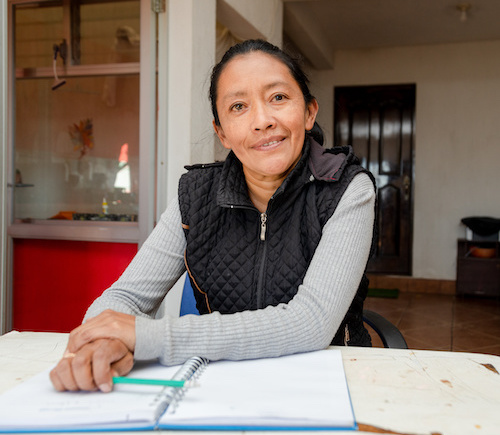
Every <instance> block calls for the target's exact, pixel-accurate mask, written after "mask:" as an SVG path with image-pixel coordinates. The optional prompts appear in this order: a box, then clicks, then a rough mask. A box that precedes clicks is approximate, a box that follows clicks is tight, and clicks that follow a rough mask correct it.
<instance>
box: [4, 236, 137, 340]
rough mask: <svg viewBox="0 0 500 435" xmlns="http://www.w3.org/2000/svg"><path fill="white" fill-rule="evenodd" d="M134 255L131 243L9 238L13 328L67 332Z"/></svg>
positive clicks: (134, 246)
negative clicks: (12, 244) (12, 255)
mask: <svg viewBox="0 0 500 435" xmlns="http://www.w3.org/2000/svg"><path fill="white" fill-rule="evenodd" d="M136 253H137V244H135V243H107V242H79V241H64V240H33V239H14V258H13V259H14V265H13V266H14V274H13V328H14V329H16V330H19V331H26V330H29V331H54V332H69V331H70V330H71V329H73V328H75V327H76V326H78V325H79V324H80V323H81V320H82V318H83V316H84V314H85V311H86V309H87V307H88V306H89V305H90V304H91V302H92V301H93V300H94V299H95V298H96V297H97V296H99V295H100V294H101V293H102V292H103V290H105V289H106V288H107V287H109V285H110V284H112V283H113V282H114V281H115V280H116V279H117V278H118V277H119V276H120V275H121V273H122V272H123V270H124V269H125V268H126V267H127V265H128V264H129V263H130V261H131V260H132V258H133V257H134V255H135V254H136Z"/></svg>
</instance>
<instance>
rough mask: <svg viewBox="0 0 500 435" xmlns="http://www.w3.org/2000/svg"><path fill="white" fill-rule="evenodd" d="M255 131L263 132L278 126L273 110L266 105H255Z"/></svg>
mask: <svg viewBox="0 0 500 435" xmlns="http://www.w3.org/2000/svg"><path fill="white" fill-rule="evenodd" d="M253 111H254V116H253V129H254V130H255V131H263V130H267V129H269V128H273V127H274V126H275V125H276V121H275V119H274V116H273V115H272V113H271V109H270V108H269V107H267V105H266V104H265V103H258V104H255V105H254V107H253Z"/></svg>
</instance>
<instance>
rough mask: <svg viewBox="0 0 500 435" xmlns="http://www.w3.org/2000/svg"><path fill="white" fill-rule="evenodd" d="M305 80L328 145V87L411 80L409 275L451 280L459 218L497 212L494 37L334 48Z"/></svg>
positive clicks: (499, 89) (498, 64)
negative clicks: (328, 63)
mask: <svg viewBox="0 0 500 435" xmlns="http://www.w3.org/2000/svg"><path fill="white" fill-rule="evenodd" d="M310 78H311V82H312V84H313V86H312V88H313V91H314V93H315V94H316V96H317V97H318V99H319V102H320V117H319V122H320V123H321V124H322V126H323V127H324V129H325V131H326V134H327V137H328V143H329V144H331V143H332V137H333V135H332V131H333V87H334V86H345V85H376V84H401V83H415V84H416V86H417V96H416V129H415V132H416V144H415V197H414V233H413V239H414V242H413V276H414V277H419V278H432V279H455V277H456V269H455V268H456V241H457V238H461V237H464V234H465V227H464V226H463V225H461V224H460V219H461V218H463V217H465V216H471V215H475V216H479V215H481V216H492V217H497V218H500V170H499V169H498V165H499V162H500V129H499V124H500V41H490V42H482V43H470V44H449V45H439V46H419V47H406V48H388V49H376V50H375V49H374V50H352V51H340V52H337V53H336V56H335V70H332V71H321V72H319V71H311V73H310Z"/></svg>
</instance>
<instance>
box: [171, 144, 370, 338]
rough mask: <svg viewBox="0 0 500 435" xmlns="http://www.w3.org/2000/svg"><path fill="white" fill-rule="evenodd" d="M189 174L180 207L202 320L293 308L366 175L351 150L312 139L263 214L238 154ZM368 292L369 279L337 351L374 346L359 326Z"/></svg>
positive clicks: (183, 179)
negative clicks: (325, 235)
mask: <svg viewBox="0 0 500 435" xmlns="http://www.w3.org/2000/svg"><path fill="white" fill-rule="evenodd" d="M186 169H188V172H187V173H186V174H184V175H183V176H182V177H181V179H180V182H179V204H180V210H181V215H182V223H183V228H184V231H185V235H186V240H187V248H186V252H185V262H186V267H187V270H188V273H189V277H190V280H191V284H192V287H193V290H194V295H195V298H196V305H197V308H198V310H199V312H200V314H206V313H210V312H213V311H219V312H220V313H222V314H229V313H234V312H238V311H243V310H257V309H260V308H264V307H266V306H268V305H272V306H276V305H278V304H280V303H287V302H289V301H290V300H291V299H292V298H293V297H294V295H295V294H296V293H297V290H298V287H299V285H300V284H301V283H302V281H303V278H304V275H305V273H306V271H307V268H308V266H309V263H310V262H311V259H312V256H313V254H314V251H315V250H316V247H317V246H318V243H319V241H320V238H321V233H322V228H323V226H324V225H325V223H326V222H327V221H328V219H329V218H330V217H331V216H332V214H333V212H334V211H335V209H336V207H337V205H338V203H339V201H340V198H341V197H342V194H343V193H344V191H345V189H346V188H347V186H348V185H349V183H350V182H351V180H352V178H353V177H354V176H355V175H356V174H358V173H360V172H366V173H368V172H367V171H366V170H365V169H363V168H362V167H361V166H359V161H358V159H357V158H356V157H355V156H354V154H353V152H352V149H351V148H350V147H335V148H332V149H325V148H323V147H322V146H321V145H318V144H317V143H316V142H314V141H313V140H310V139H307V140H306V143H305V146H304V152H303V155H302V158H301V160H300V161H299V163H298V164H297V165H296V167H295V168H294V169H293V171H292V172H291V173H290V174H289V176H288V177H287V178H286V179H285V181H284V182H283V183H282V185H281V186H280V187H279V188H278V190H277V191H276V192H275V194H274V195H273V197H272V198H271V200H270V201H269V203H268V208H267V211H266V213H262V214H261V213H260V212H259V211H258V210H257V209H256V208H255V206H254V205H253V204H252V203H251V201H250V198H249V196H248V193H247V186H246V182H245V178H244V175H243V171H242V167H241V163H240V162H239V160H238V159H237V158H236V156H235V155H234V154H233V153H230V154H229V156H228V157H227V159H226V160H225V162H223V163H222V162H221V163H213V164H208V165H194V166H189V167H187V168H186ZM368 174H369V175H370V177H371V178H372V180H373V177H372V176H371V174H370V173H368ZM367 224H368V225H373V222H369V223H367ZM367 290H368V280H367V279H366V277H365V276H364V277H363V280H362V282H361V283H360V287H359V289H358V292H357V294H356V296H355V298H354V300H353V302H352V304H351V307H350V308H349V311H348V313H347V315H346V317H345V319H344V321H343V322H342V325H341V327H340V328H339V330H338V332H337V334H336V336H335V337H334V339H333V342H332V343H333V344H344V343H345V341H346V340H345V338H346V335H348V336H349V338H348V340H349V343H348V344H350V345H365V346H366V345H368V346H369V345H370V344H371V342H370V338H369V334H368V332H367V331H366V329H365V328H364V326H363V321H362V310H363V301H364V299H365V297H366V293H367ZM346 325H348V326H347V328H348V334H346V333H345V331H346Z"/></svg>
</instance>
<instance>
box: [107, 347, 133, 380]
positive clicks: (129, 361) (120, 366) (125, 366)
mask: <svg viewBox="0 0 500 435" xmlns="http://www.w3.org/2000/svg"><path fill="white" fill-rule="evenodd" d="M133 367H134V355H133V353H132V352H128V353H127V354H126V355H125V356H124V357H123V358H122V359H121V360H119V361H117V362H115V363H113V364H111V374H112V375H113V376H125V375H126V374H128V373H129V372H130V370H132V368H133Z"/></svg>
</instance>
